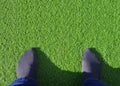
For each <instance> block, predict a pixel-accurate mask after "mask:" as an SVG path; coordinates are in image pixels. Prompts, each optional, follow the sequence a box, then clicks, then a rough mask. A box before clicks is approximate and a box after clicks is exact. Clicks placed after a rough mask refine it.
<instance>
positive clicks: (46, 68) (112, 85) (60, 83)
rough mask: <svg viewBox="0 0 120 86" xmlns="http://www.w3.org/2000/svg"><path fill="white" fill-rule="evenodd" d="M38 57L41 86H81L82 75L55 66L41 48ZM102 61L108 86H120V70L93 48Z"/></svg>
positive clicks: (38, 50)
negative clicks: (106, 61) (110, 64)
mask: <svg viewBox="0 0 120 86" xmlns="http://www.w3.org/2000/svg"><path fill="white" fill-rule="evenodd" d="M35 49H36V52H37V55H38V84H39V85H41V86H81V73H79V72H70V71H64V70H61V69H59V68H58V67H57V66H55V65H54V64H53V63H52V62H51V61H50V60H49V58H48V57H47V56H46V54H45V53H44V52H42V51H41V50H40V48H35ZM91 49H92V50H93V51H94V52H95V53H96V55H97V56H98V57H99V59H100V60H101V64H102V76H101V79H102V81H104V83H105V84H106V85H107V86H119V85H120V78H119V77H120V68H112V67H110V66H109V65H108V64H107V63H105V61H104V60H103V59H102V55H101V54H100V53H98V52H97V51H96V49H95V48H91Z"/></svg>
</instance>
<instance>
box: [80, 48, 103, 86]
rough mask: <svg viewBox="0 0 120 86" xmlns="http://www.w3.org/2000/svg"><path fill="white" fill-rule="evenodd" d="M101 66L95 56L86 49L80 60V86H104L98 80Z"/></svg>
mask: <svg viewBox="0 0 120 86" xmlns="http://www.w3.org/2000/svg"><path fill="white" fill-rule="evenodd" d="M100 74H101V65H100V62H99V60H98V59H97V56H96V55H95V53H94V52H93V51H91V50H90V49H86V50H85V52H84V55H83V59H82V86H105V85H104V84H103V83H102V82H101V81H100V80H99V78H100Z"/></svg>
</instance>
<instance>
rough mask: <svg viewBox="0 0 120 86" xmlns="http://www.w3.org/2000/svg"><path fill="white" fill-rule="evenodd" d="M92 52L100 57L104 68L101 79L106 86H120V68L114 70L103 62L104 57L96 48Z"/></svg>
mask: <svg viewBox="0 0 120 86" xmlns="http://www.w3.org/2000/svg"><path fill="white" fill-rule="evenodd" d="M91 50H92V51H93V52H95V53H96V55H97V56H98V57H99V60H100V62H101V66H102V75H101V79H102V81H104V83H105V84H106V86H120V68H112V67H111V66H109V65H108V64H107V63H106V62H105V61H104V60H103V57H102V55H101V54H100V53H99V52H97V51H96V49H95V48H91Z"/></svg>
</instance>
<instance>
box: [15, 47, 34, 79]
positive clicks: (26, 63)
mask: <svg viewBox="0 0 120 86" xmlns="http://www.w3.org/2000/svg"><path fill="white" fill-rule="evenodd" d="M24 77H29V78H33V79H36V54H35V51H34V49H33V48H31V49H30V50H28V51H26V52H25V53H24V54H23V56H22V57H21V58H20V60H19V62H18V66H17V78H24Z"/></svg>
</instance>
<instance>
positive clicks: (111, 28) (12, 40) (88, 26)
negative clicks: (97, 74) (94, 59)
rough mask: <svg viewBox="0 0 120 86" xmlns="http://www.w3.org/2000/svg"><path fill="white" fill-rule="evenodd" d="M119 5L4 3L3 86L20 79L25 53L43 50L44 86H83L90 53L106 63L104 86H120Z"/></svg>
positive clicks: (55, 0) (63, 0) (0, 2)
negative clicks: (92, 50)
mask: <svg viewBox="0 0 120 86" xmlns="http://www.w3.org/2000/svg"><path fill="white" fill-rule="evenodd" d="M119 36H120V1H119V0H0V65H1V66H0V86H7V85H8V84H9V83H11V82H12V81H13V80H15V79H16V73H15V69H16V64H17V62H18V60H19V58H20V56H21V55H22V54H23V52H24V51H25V50H28V49H29V48H31V47H35V48H37V53H38V57H39V58H38V59H39V60H38V61H39V64H38V65H39V71H38V78H39V79H38V82H39V85H42V86H80V84H81V82H80V81H81V58H82V53H83V51H84V49H85V48H88V47H90V48H96V50H97V51H98V52H99V53H100V54H101V58H102V60H101V61H102V64H103V66H102V69H103V70H102V77H101V80H102V81H103V82H104V83H105V84H106V85H107V86H119V85H120V78H119V77H120V63H119V62H120V58H119V56H120V53H119V51H120V44H119V43H120V39H119Z"/></svg>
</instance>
